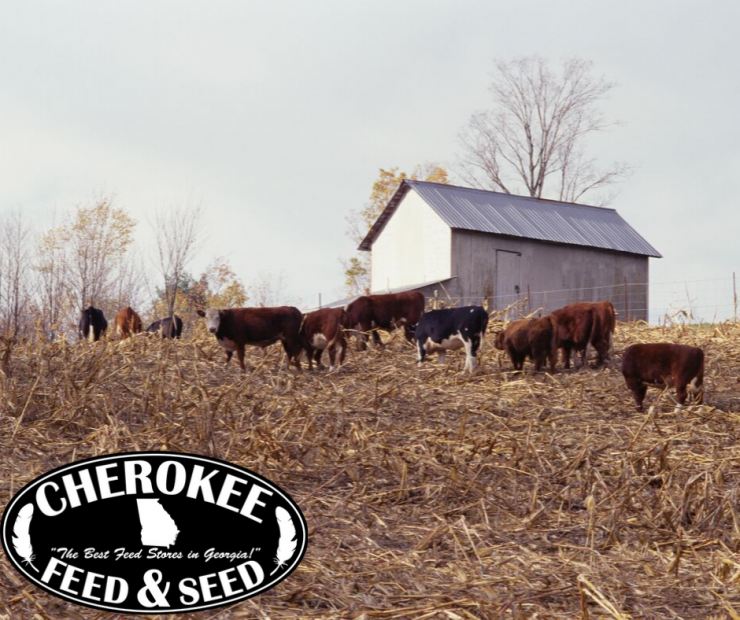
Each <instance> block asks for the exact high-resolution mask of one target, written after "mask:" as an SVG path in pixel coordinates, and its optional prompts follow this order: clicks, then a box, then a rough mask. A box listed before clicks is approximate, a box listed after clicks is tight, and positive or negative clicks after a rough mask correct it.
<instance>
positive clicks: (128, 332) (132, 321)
mask: <svg viewBox="0 0 740 620" xmlns="http://www.w3.org/2000/svg"><path fill="white" fill-rule="evenodd" d="M140 332H141V318H140V317H139V315H138V314H136V312H134V310H133V308H131V306H126V307H125V308H122V309H121V310H119V311H118V314H116V333H117V334H118V337H119V338H120V339H121V340H125V339H126V338H130V337H131V336H133V335H134V334H138V333H140Z"/></svg>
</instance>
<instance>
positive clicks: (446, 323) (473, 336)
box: [415, 306, 488, 373]
mask: <svg viewBox="0 0 740 620" xmlns="http://www.w3.org/2000/svg"><path fill="white" fill-rule="evenodd" d="M487 326H488V314H487V313H486V311H485V310H484V309H483V308H481V307H480V306H468V307H465V308H447V309H444V310H432V311H431V312H427V313H426V314H424V315H422V317H421V319H419V324H418V325H417V326H416V330H415V336H416V347H417V349H418V352H419V364H421V363H422V362H423V361H424V358H425V357H426V356H427V353H437V358H438V361H439V362H440V363H444V361H445V352H446V351H452V350H455V349H462V348H463V347H465V369H466V370H469V371H470V372H471V373H473V372H475V359H476V355H477V354H478V350H479V349H480V347H481V344H482V343H483V336H484V334H485V333H486V327H487Z"/></svg>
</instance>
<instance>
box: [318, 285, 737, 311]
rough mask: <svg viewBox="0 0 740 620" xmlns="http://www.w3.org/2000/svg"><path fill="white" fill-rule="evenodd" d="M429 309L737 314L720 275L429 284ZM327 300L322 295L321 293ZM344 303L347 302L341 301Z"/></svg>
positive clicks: (733, 295) (732, 291)
mask: <svg viewBox="0 0 740 620" xmlns="http://www.w3.org/2000/svg"><path fill="white" fill-rule="evenodd" d="M423 292H424V293H425V295H426V297H427V301H428V304H429V306H430V307H431V308H443V307H455V306H467V305H471V304H475V305H483V306H484V307H485V308H487V309H488V310H489V311H491V310H496V311H500V312H503V313H505V315H506V316H507V317H509V318H514V317H518V316H524V315H529V314H532V313H535V312H538V313H542V314H547V313H549V312H552V311H553V310H556V309H558V308H562V307H563V306H566V305H568V304H571V303H575V302H580V301H604V300H609V301H611V302H612V304H614V307H615V309H616V311H617V318H618V319H619V320H628V321H629V320H643V321H648V322H650V323H653V324H668V323H677V322H678V323H689V324H697V323H717V322H721V321H727V320H735V321H736V320H737V318H738V297H737V280H736V277H735V274H734V273H733V274H732V275H731V276H729V277H725V278H709V279H701V280H676V281H671V282H650V283H646V282H629V281H627V280H624V281H623V282H621V283H617V284H612V285H606V286H593V287H583V288H568V289H553V290H547V291H530V290H527V289H526V288H525V289H524V290H522V291H520V293H519V294H513V295H499V296H487V297H481V296H476V297H456V296H454V295H450V294H448V292H447V291H446V290H445V288H444V286H442V285H439V286H436V285H431V286H428V287H425V289H424V291H423ZM325 298H326V297H325ZM346 301H349V300H346Z"/></svg>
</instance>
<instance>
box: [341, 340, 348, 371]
mask: <svg viewBox="0 0 740 620" xmlns="http://www.w3.org/2000/svg"><path fill="white" fill-rule="evenodd" d="M346 353H347V339H346V338H345V337H344V335H342V337H341V339H340V340H339V365H340V366H341V365H342V364H344V356H345V355H346Z"/></svg>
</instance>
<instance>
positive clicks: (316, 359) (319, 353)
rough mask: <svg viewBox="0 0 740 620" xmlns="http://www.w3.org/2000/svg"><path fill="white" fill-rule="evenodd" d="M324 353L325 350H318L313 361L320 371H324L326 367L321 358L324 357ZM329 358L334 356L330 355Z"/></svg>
mask: <svg viewBox="0 0 740 620" xmlns="http://www.w3.org/2000/svg"><path fill="white" fill-rule="evenodd" d="M323 353H324V350H323V349H316V351H315V353H314V354H313V359H314V361H315V362H316V368H318V369H319V370H322V369H323V368H324V365H323V364H322V363H321V356H322V355H323ZM329 357H333V355H332V354H331V353H330V354H329ZM332 365H333V364H332Z"/></svg>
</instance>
